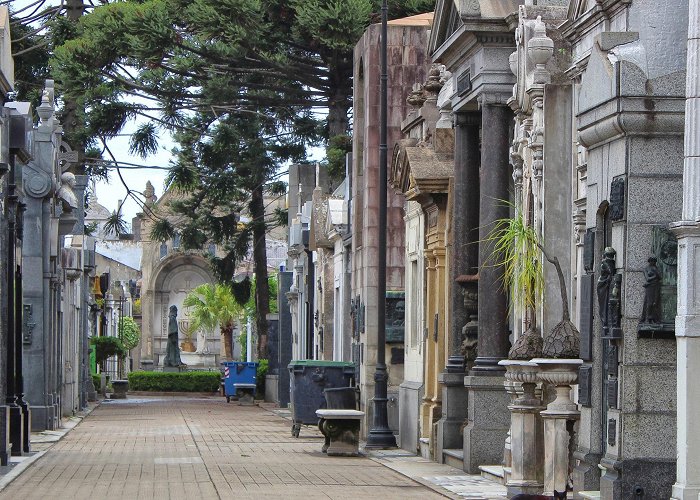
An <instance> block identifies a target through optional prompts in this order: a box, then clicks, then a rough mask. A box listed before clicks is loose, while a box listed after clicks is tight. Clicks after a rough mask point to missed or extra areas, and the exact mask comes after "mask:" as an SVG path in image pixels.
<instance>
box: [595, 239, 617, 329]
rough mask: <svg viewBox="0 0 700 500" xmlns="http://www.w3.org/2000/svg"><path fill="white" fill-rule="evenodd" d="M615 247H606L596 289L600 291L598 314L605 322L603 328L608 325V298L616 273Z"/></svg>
mask: <svg viewBox="0 0 700 500" xmlns="http://www.w3.org/2000/svg"><path fill="white" fill-rule="evenodd" d="M616 253H617V252H615V249H614V248H612V247H606V248H605V251H604V252H603V261H602V262H601V263H600V276H599V277H598V284H597V285H596V291H597V292H598V314H599V315H600V321H601V322H602V323H603V328H607V327H608V299H609V297H610V288H611V285H612V280H613V276H614V275H615V255H616Z"/></svg>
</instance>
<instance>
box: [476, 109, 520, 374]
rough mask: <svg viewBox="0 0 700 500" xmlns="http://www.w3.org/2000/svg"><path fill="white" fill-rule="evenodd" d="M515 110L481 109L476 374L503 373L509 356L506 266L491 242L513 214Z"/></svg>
mask: <svg viewBox="0 0 700 500" xmlns="http://www.w3.org/2000/svg"><path fill="white" fill-rule="evenodd" d="M512 121H513V114H512V111H511V110H510V109H509V108H507V107H505V106H501V105H497V104H485V105H484V106H482V110H481V123H482V131H481V137H482V155H481V190H480V193H479V198H480V203H479V285H478V291H479V338H478V347H477V350H478V357H477V358H476V362H475V366H474V368H473V370H472V374H473V375H492V374H502V373H503V372H504V371H505V370H504V369H503V368H502V367H501V366H499V365H498V362H499V361H500V360H502V359H505V358H507V357H508V349H509V348H510V342H509V340H508V304H507V299H506V292H505V290H504V289H503V285H502V283H501V277H502V276H503V267H502V266H495V265H493V259H492V258H491V255H492V253H493V247H494V243H493V242H491V241H488V238H489V233H490V232H491V231H492V229H493V227H494V223H495V222H496V221H497V220H499V219H505V218H508V217H509V216H510V214H509V207H508V205H507V203H506V201H507V200H508V197H509V193H508V191H509V187H510V181H511V172H510V165H509V162H508V152H509V146H510V144H509V141H508V131H509V128H510V124H511V123H512Z"/></svg>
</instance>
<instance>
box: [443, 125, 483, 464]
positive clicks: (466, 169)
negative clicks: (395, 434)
mask: <svg viewBox="0 0 700 500" xmlns="http://www.w3.org/2000/svg"><path fill="white" fill-rule="evenodd" d="M480 124H481V120H480V116H479V114H478V113H457V114H455V174H454V178H455V181H454V195H453V196H452V200H451V203H452V228H453V230H452V234H453V238H454V241H453V245H452V252H451V253H450V276H449V286H448V290H449V294H450V295H449V300H450V316H451V317H450V327H449V328H450V330H449V338H448V349H449V351H448V353H449V357H448V360H447V365H446V366H445V371H444V372H443V373H441V374H440V375H438V382H439V383H440V384H441V386H442V417H441V418H440V421H439V422H438V429H437V433H438V436H437V449H436V457H435V458H436V460H437V461H438V462H439V463H443V461H444V455H443V450H446V449H455V448H461V447H462V444H463V443H462V441H463V438H462V425H463V423H464V419H465V418H466V415H467V391H466V389H465V387H464V375H465V369H466V367H465V363H464V356H463V355H462V353H461V347H462V341H463V340H464V335H463V328H464V325H466V324H467V322H469V320H470V315H469V313H468V312H467V308H466V307H465V303H464V288H463V286H462V285H461V282H462V280H460V277H462V276H466V275H472V276H473V275H476V274H477V273H478V264H479V263H478V259H479V246H478V243H477V241H478V239H479V155H480V153H479V125H480ZM469 285H472V286H475V283H473V282H472V283H469ZM471 319H473V318H471Z"/></svg>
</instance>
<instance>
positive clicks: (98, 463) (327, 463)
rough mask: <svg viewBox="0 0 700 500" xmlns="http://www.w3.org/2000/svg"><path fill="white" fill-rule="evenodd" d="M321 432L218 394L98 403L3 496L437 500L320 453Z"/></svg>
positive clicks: (364, 463)
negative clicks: (297, 427)
mask: <svg viewBox="0 0 700 500" xmlns="http://www.w3.org/2000/svg"><path fill="white" fill-rule="evenodd" d="M321 444H322V437H321V434H320V433H319V432H318V430H316V429H313V428H310V427H307V428H302V432H301V436H300V438H299V439H295V438H293V437H291V433H290V422H289V420H286V419H284V418H282V417H280V416H278V415H276V414H274V413H273V412H271V411H268V410H265V409H263V408H259V407H257V406H253V407H245V406H238V405H236V404H235V403H231V404H226V402H225V400H224V399H223V398H199V399H187V398H181V397H178V398H173V397H160V398H159V397H136V396H134V397H132V398H130V399H128V400H122V401H119V402H118V400H116V401H109V402H104V403H102V404H101V405H100V406H99V407H98V408H97V409H95V411H93V412H92V413H91V414H90V415H89V416H88V417H87V418H85V420H83V422H82V423H81V424H80V425H79V426H78V427H76V428H75V429H73V430H72V431H71V432H70V433H68V434H67V435H66V437H65V438H63V439H62V440H61V441H59V442H58V443H56V444H54V445H53V446H52V447H51V448H50V449H49V450H48V451H47V452H46V454H45V455H44V456H42V457H41V458H39V459H38V460H37V461H36V462H35V463H33V464H32V465H31V466H29V468H28V469H26V470H25V471H24V472H23V473H22V474H21V475H20V476H19V477H18V478H16V479H15V480H14V481H13V482H12V483H11V484H10V485H9V486H8V487H7V488H5V489H4V490H3V491H2V492H0V498H1V499H16V500H28V499H41V500H46V499H66V500H80V499H92V500H96V499H113V498H115V499H116V498H123V499H130V500H131V499H134V500H136V499H158V500H166V499H200V498H201V499H217V498H236V499H239V498H255V499H257V500H262V499H266V498H285V499H286V498H304V499H316V498H324V499H328V498H332V499H364V498H367V499H374V498H382V499H389V498H426V499H429V498H443V497H441V496H440V495H438V494H437V493H435V492H434V491H432V490H430V489H428V488H426V487H424V486H421V485H419V484H418V483H416V482H414V481H412V480H410V479H408V478H406V477H404V476H402V475H400V474H398V473H397V472H394V471H392V470H390V469H388V468H386V467H384V466H382V465H380V464H378V463H376V462H374V461H372V460H369V459H367V458H340V457H327V456H325V455H324V454H323V453H321Z"/></svg>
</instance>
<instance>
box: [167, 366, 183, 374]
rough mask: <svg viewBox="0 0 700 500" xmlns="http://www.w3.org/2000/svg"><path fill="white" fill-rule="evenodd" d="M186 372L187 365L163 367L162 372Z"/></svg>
mask: <svg viewBox="0 0 700 500" xmlns="http://www.w3.org/2000/svg"><path fill="white" fill-rule="evenodd" d="M186 371H187V365H180V366H164V367H163V372H165V373H179V372H186Z"/></svg>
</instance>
